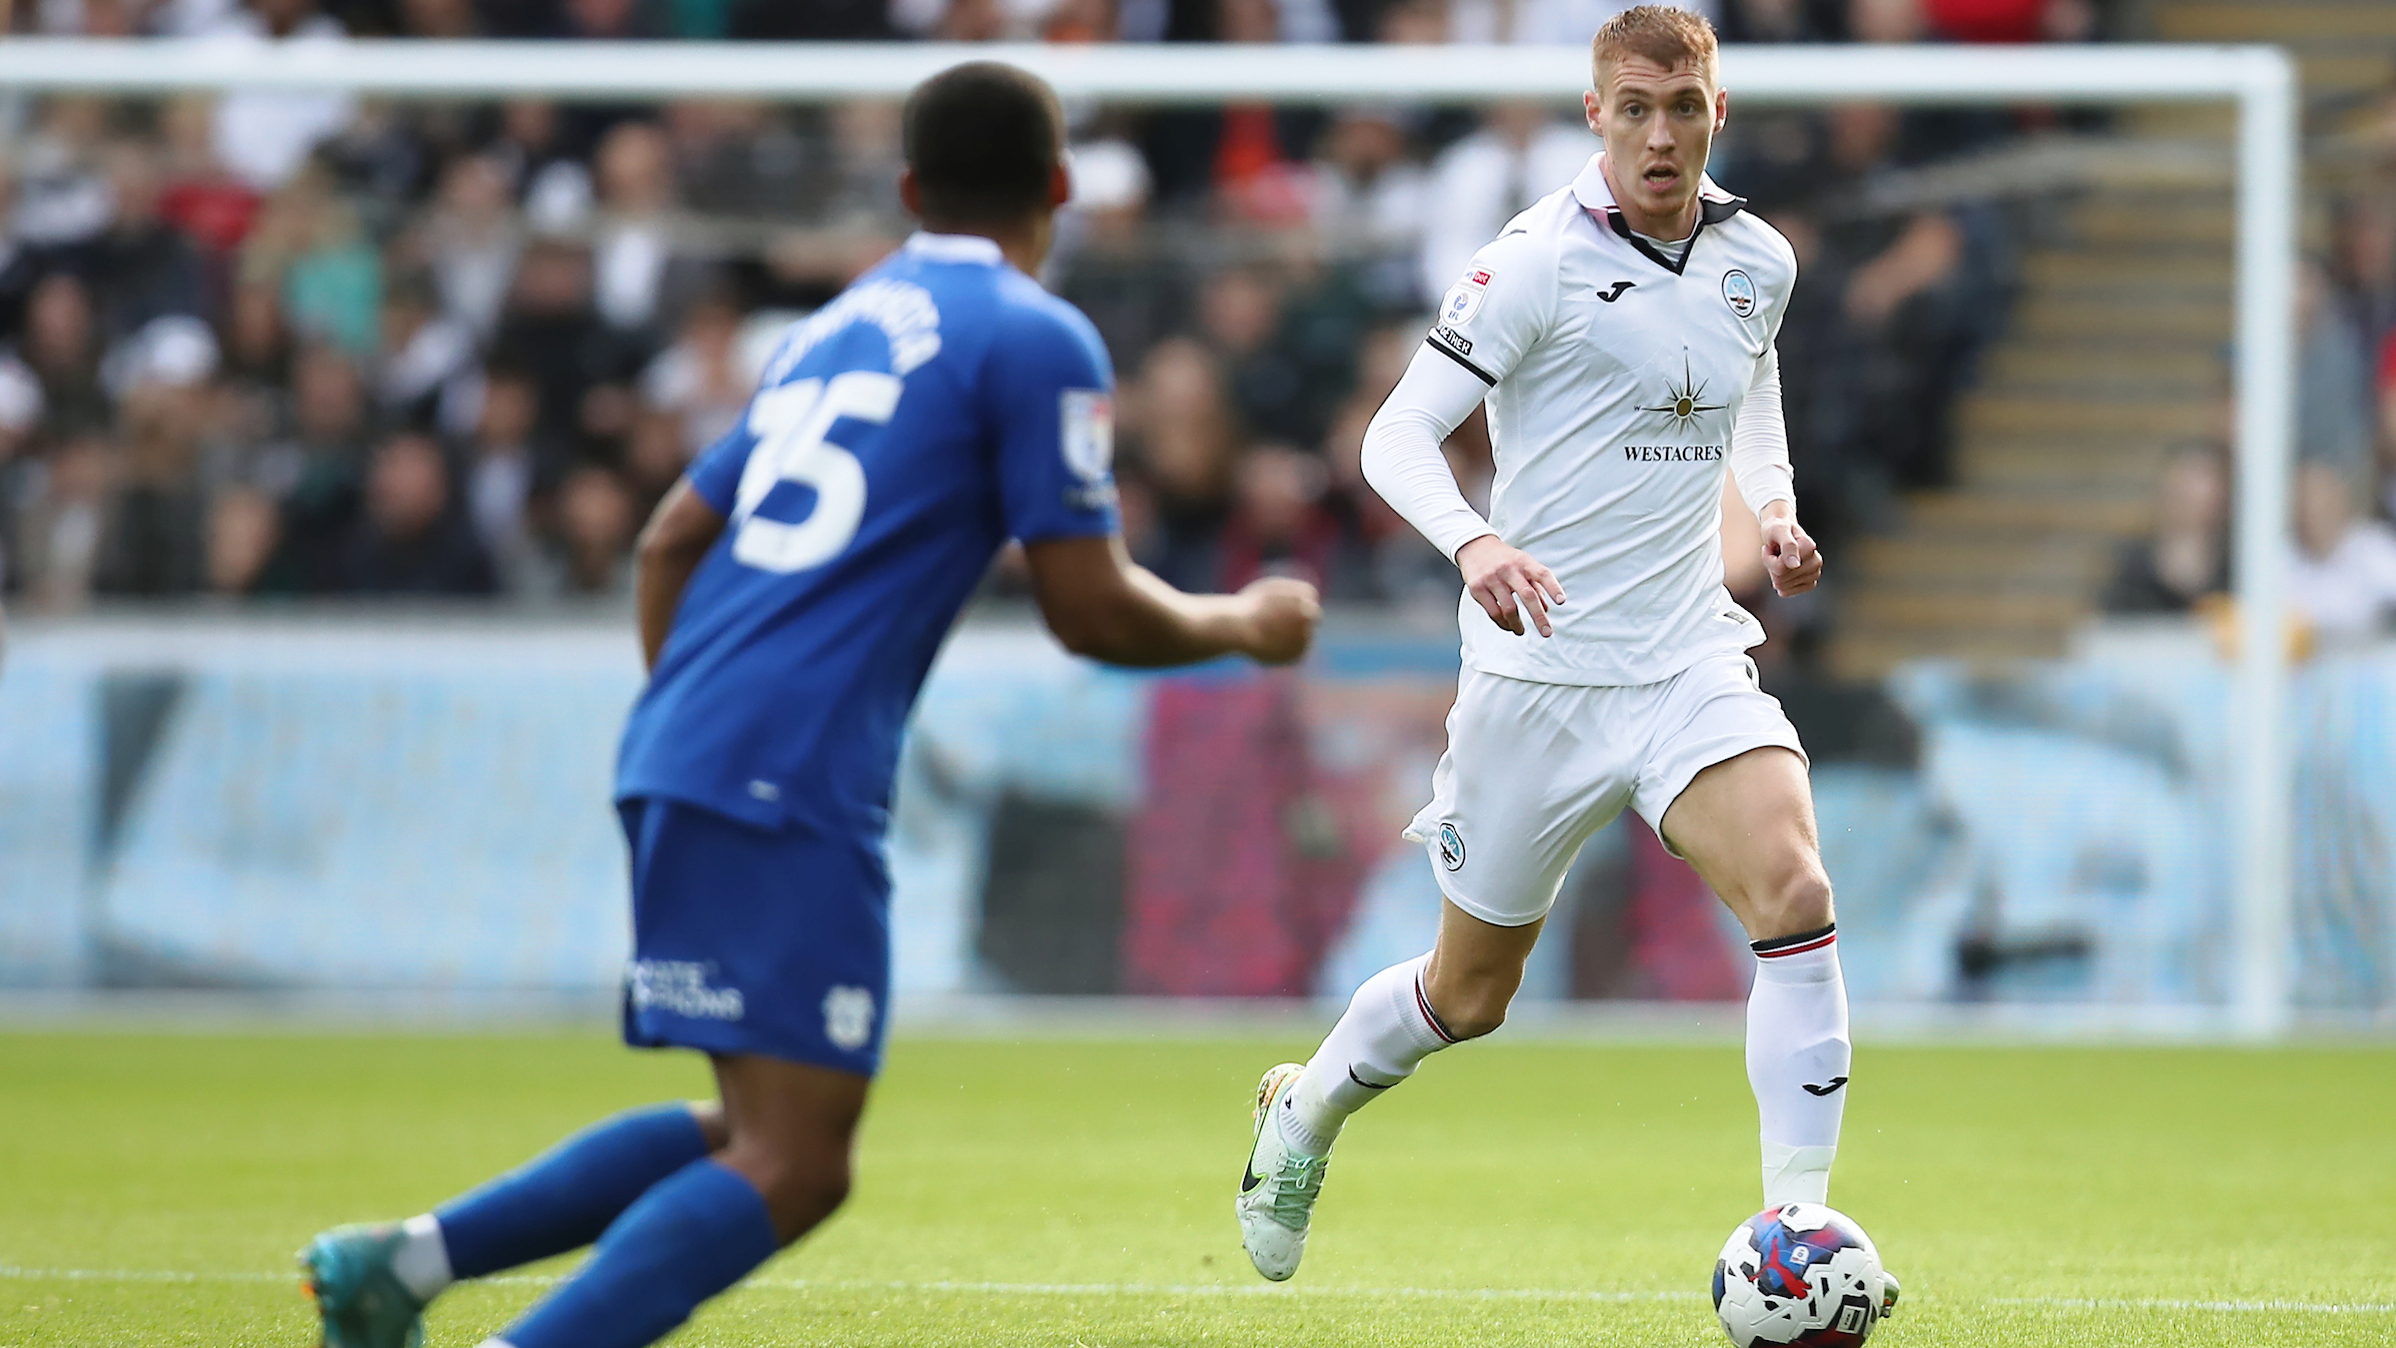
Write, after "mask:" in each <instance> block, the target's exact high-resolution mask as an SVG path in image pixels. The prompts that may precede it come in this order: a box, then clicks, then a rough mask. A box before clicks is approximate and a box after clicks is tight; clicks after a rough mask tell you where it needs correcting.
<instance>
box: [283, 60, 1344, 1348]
mask: <svg viewBox="0 0 2396 1348" xmlns="http://www.w3.org/2000/svg"><path fill="white" fill-rule="evenodd" d="M904 121H905V132H904V134H905V143H906V165H907V166H906V168H905V170H904V172H903V173H902V175H901V177H900V180H899V191H900V196H901V199H902V200H903V201H904V202H905V204H906V206H907V209H908V210H909V212H910V213H912V214H913V215H915V216H916V217H917V218H918V219H919V220H921V222H922V225H923V232H921V233H918V234H916V235H915V236H914V237H913V238H911V239H909V240H908V241H907V243H906V246H905V247H904V248H902V249H901V250H900V251H899V252H898V253H897V254H895V255H894V256H893V257H891V258H890V259H889V260H888V261H886V262H884V263H882V264H881V265H879V266H877V267H875V268H874V269H873V270H871V271H869V272H867V273H866V274H865V275H864V276H862V277H860V278H858V280H857V281H856V283H855V284H853V285H852V286H850V287H849V289H848V290H847V291H845V292H843V293H842V294H841V295H840V297H839V298H837V299H835V300H834V301H833V302H832V303H831V304H829V305H827V306H826V307H824V308H823V309H821V310H819V311H817V312H816V313H815V314H814V315H812V316H811V317H809V318H807V319H806V320H804V321H802V322H800V323H797V324H795V325H794V326H793V327H792V328H791V329H790V331H789V333H788V335H787V336H786V337H785V338H784V339H783V341H782V345H781V347H780V349H779V350H778V351H777V352H776V353H775V355H774V356H773V358H772V359H771V360H770V361H769V363H768V364H767V367H766V369H765V372H764V375H763V377H762V378H761V379H760V380H759V385H758V391H757V393H756V395H755V397H754V399H753V400H752V401H751V403H750V405H749V409H748V414H747V416H746V418H745V419H744V421H743V423H742V425H741V426H740V427H739V428H737V429H736V430H734V431H733V432H732V433H731V434H729V435H727V436H726V437H725V438H724V439H723V440H722V441H721V442H719V443H718V444H716V445H715V446H713V447H712V448H710V449H709V450H707V451H706V452H705V453H703V454H702V455H700V456H699V458H698V459H697V460H696V461H695V462H694V463H693V464H692V465H691V468H690V471H689V473H688V474H687V475H686V477H685V478H684V479H683V481H681V482H679V483H677V484H676V485H675V487H674V489H673V490H672V492H670V493H669V494H668V495H667V497H666V499H665V500H664V501H663V502H662V503H660V505H659V506H658V509H657V512H656V514H655V515H654V516H653V517H652V518H651V519H650V521H649V524H648V527H647V528H646V530H645V531H644V532H643V534H642V537H641V543H640V552H639V584H638V603H639V610H640V629H641V641H642V645H643V649H644V651H645V653H646V655H647V658H648V662H649V666H650V678H649V684H648V687H647V689H646V691H645V692H643V694H642V695H641V698H640V701H639V703H638V704H637V705H636V706H635V707H634V708H633V712H632V716H631V721H630V723H629V725H627V727H626V728H625V732H624V742H623V750H622V755H621V759H620V762H619V766H618V773H617V782H616V800H617V807H618V810H619V811H620V813H621V815H622V818H623V825H624V834H625V837H626V839H627V841H628V842H629V844H630V847H631V853H632V907H633V937H634V942H633V943H634V952H633V962H632V967H631V971H630V974H629V976H628V977H627V979H626V985H625V996H624V1037H625V1039H626V1040H627V1041H628V1042H630V1043H632V1044H635V1045H643V1046H657V1045H669V1044H670V1045H676V1046H679V1047H683V1048H692V1049H697V1050H699V1051H701V1052H704V1053H706V1054H707V1055H708V1057H709V1059H710V1060H711V1061H712V1062H713V1064H714V1067H715V1075H716V1083H717V1086H718V1089H719V1093H720V1098H719V1099H718V1100H716V1101H713V1102H708V1103H702V1104H667V1105H660V1106H657V1107H654V1108H651V1109H644V1110H636V1111H633V1112H631V1113H628V1114H623V1115H619V1116H618V1117H616V1118H613V1119H610V1120H607V1121H605V1122H602V1123H600V1124H598V1125H596V1126H594V1127H592V1128H590V1129H589V1130H587V1131H585V1132H583V1133H580V1134H577V1135H576V1136H574V1137H572V1138H569V1139H567V1140H566V1141H565V1142H563V1143H561V1144H559V1145H558V1146H557V1147H556V1148H555V1149H553V1150H551V1151H550V1152H548V1153H546V1154H545V1155H542V1156H540V1157H537V1158H535V1159H534V1160H532V1161H531V1162H529V1163H527V1164H526V1165H525V1166H523V1167H522V1168H520V1169H518V1170H515V1171H512V1172H510V1173H509V1174H506V1175H503V1176H501V1177H500V1178H498V1179H495V1180H493V1181H491V1182H490V1183H488V1184H486V1185H484V1186H483V1187H482V1188H480V1189H477V1190H474V1191H473V1192H471V1193H468V1194H466V1195H464V1196H462V1197H460V1198H458V1199H455V1200H453V1201H452V1202H450V1203H447V1204H445V1205H443V1206H441V1207H439V1208H436V1209H434V1210H433V1211H432V1212H430V1213H427V1214H425V1215H423V1216H419V1217H415V1218H412V1219H410V1220H408V1221H405V1222H399V1223H391V1224H385V1225H378V1226H353V1227H343V1228H340V1229H338V1230H335V1231H331V1232H328V1233H326V1234H324V1235H322V1236H319V1237H317V1238H316V1240H315V1241H314V1242H313V1243H311V1244H310V1245H309V1246H308V1248H307V1249H306V1250H305V1251H303V1252H302V1254H301V1259H302V1262H303V1264H304V1265H305V1267H306V1274H305V1276H306V1280H307V1284H308V1287H309V1289H310V1291H311V1292H312V1293H313V1294H314V1296H315V1298H316V1302H317V1307H318V1310H319V1313H320V1314H321V1316H322V1318H323V1322H324V1337H325V1342H326V1343H327V1344H328V1345H330V1346H331V1348H409V1345H413V1344H416V1343H418V1342H419V1341H420V1340H421V1337H422V1333H423V1329H422V1310H423V1307H424V1305H425V1303H427V1302H428V1301H430V1300H431V1299H432V1298H433V1297H434V1296H435V1295H437V1294H438V1293H439V1292H440V1291H441V1290H442V1289H443V1288H444V1287H446V1286H448V1285H449V1284H450V1283H451V1282H452V1281H454V1280H457V1279H461V1278H475V1277H481V1276H484V1275H487V1274H492V1273H497V1272H499V1271H500V1270H502V1269H508V1268H513V1267H516V1266H518V1265H521V1264H525V1263H529V1262H531V1261H533V1260H536V1259H543V1258H547V1257H549V1256H552V1255H558V1254H564V1253H566V1252H568V1251H571V1250H575V1249H579V1248H581V1247H582V1246H585V1245H590V1244H593V1243H594V1242H596V1245H597V1248H596V1250H595V1251H594V1252H593V1253H592V1255H591V1257H590V1258H589V1260H588V1261H587V1262H585V1263H584V1264H583V1265H582V1268H581V1270H580V1271H579V1272H578V1273H577V1274H576V1275H575V1276H574V1277H573V1278H572V1279H571V1280H570V1281H568V1282H566V1283H564V1284H563V1285H561V1286H559V1287H558V1288H556V1289H555V1290H554V1291H552V1292H551V1293H550V1294H549V1295H548V1296H547V1297H546V1298H545V1299H543V1300H542V1301H541V1302H540V1303H538V1304H537V1305H535V1306H534V1307H533V1308H532V1309H531V1310H530V1311H528V1312H527V1313H525V1315H524V1316H523V1317H522V1318H520V1319H519V1320H517V1321H516V1322H515V1323H514V1324H513V1325H511V1326H509V1327H508V1328H507V1329H505V1330H504V1331H502V1332H501V1333H500V1334H499V1335H498V1336H497V1337H495V1338H493V1339H490V1340H488V1341H487V1343H486V1345H485V1348H636V1345H640V1344H646V1343H650V1342H652V1341H654V1340H656V1339H657V1338H659V1337H661V1336H663V1335H665V1334H666V1333H668V1332H669V1331H671V1330H672V1329H674V1327H675V1326H677V1325H679V1324H681V1323H682V1322H683V1321H684V1320H686V1319H687V1318H689V1316H690V1314H691V1312H692V1311H693V1310H694V1309H696V1308H697V1307H698V1306H699V1304H700V1303H701V1302H703V1301H705V1300H707V1299H708V1298H709V1297H712V1296H714V1295H716V1294H717V1293H719V1292H722V1291H724V1290H725V1289H727V1288H729V1287H731V1286H732V1285H733V1284H734V1283H737V1282H738V1281H740V1279H741V1278H743V1277H745V1276H746V1275H747V1274H748V1273H749V1272H750V1270H752V1269H754V1268H756V1267H757V1266H758V1265H759V1264H761V1263H763V1262H765V1261H766V1260H767V1259H768V1258H770V1257H771V1256H772V1255H773V1254H774V1252H775V1251H777V1250H779V1249H781V1248H782V1247H783V1246H785V1245H788V1244H790V1243H791V1242H793V1241H795V1240H797V1239H798V1238H799V1237H800V1236H802V1235H804V1234H805V1233H806V1232H807V1231H808V1230H810V1229H812V1228H813V1227H814V1226H816V1225H817V1224H818V1223H820V1222H822V1221H823V1220H824V1219H825V1218H826V1217H827V1216H829V1215H830V1214H831V1213H832V1211H833V1209H835V1208H837V1207H838V1206H840V1203H841V1201H842V1199H843V1198H844V1197H845V1196H846V1195H847V1193H848V1188H849V1156H850V1144H851V1139H852V1137H853V1135H854V1133H855V1130H856V1126H857V1120H858V1116H859V1114H860V1113H861V1112H862V1110H863V1109H864V1106H865V1097H866V1092H867V1088H868V1086H869V1084H870V1082H871V1081H872V1078H873V1075H874V1073H875V1071H876V1069H877V1068H878V1067H879V1066H880V1063H881V1053H882V1042H883V1036H884V1033H885V1031H886V1028H887V1016H886V1013H887V1009H888V1000H889V999H888V988H889V979H890V957H889V948H890V940H889V905H888V898H889V890H890V881H889V877H888V875H887V873H886V871H885V869H884V865H883V855H882V841H883V834H884V830H885V827H886V824H887V819H888V807H889V799H890V789H891V780H892V776H893V774H894V772H895V770H896V765H897V760H898V751H899V737H900V732H901V730H902V729H903V727H904V725H905V723H906V719H907V714H908V710H909V708H910V707H912V706H913V704H914V701H915V696H916V692H917V690H918V689H919V687H920V686H921V684H922V682H923V678H924V674H925V671H926V670H927V669H928V668H929V667H930V665H931V662H932V657H933V655H934V653H935V652H937V651H938V649H939V647H940V643H941V640H942V638H943V637H944V636H945V635H946V633H947V631H948V629H949V626H950V624H951V623H952V622H953V621H954V619H955V617H956V614H957V611H958V609H959V608H960V607H961V606H962V605H963V604H964V602H965V600H966V598H967V596H968V595H969V594H970V593H971V592H972V590H973V588H974V586H975V585H976V583H977V582H979V580H980V579H981V577H982V575H983V574H984V572H985V571H986V570H987V569H988V567H989V564H990V561H991V558H992V557H993V555H994V554H995V553H996V552H997V551H998V549H999V547H1000V546H1001V545H1002V544H1003V543H1005V542H1006V540H1007V539H1008V538H1010V537H1012V538H1015V539H1017V540H1019V541H1021V542H1022V544H1023V546H1024V553H1025V556H1026V558H1027V559H1028V561H1029V564H1030V569H1031V575H1032V581H1033V587H1034V591H1035V593H1036V595H1037V598H1038V601H1039V604H1040V610H1041V613H1042V616H1043V617H1044V618H1045V619H1046V620H1047V623H1048V625H1049V627H1050V629H1051V630H1052V631H1053V632H1055V634H1056V635H1057V637H1058V638H1059V640H1061V641H1062V642H1063V643H1064V644H1065V645H1066V646H1067V647H1068V648H1070V649H1072V650H1073V651H1075V652H1077V653H1080V654H1083V655H1087V656H1091V657H1094V658H1096V659H1100V660H1106V661H1110V662H1113V663H1117V664H1126V665H1148V666H1158V665H1174V664H1182V663H1187V662H1191V661H1198V660H1206V659H1211V658H1213V657H1216V656H1220V655H1225V654H1244V655H1247V656H1249V657H1252V658H1254V659H1256V660H1259V661H1262V662H1265V663H1269V664H1282V663H1287V662H1289V661H1293V660H1296V659H1298V658H1299V657H1300V656H1301V655H1303V654H1304V653H1305V650H1306V647H1307V643H1308V642H1309V640H1310V639H1311V637H1312V634H1313V630H1314V624H1315V621H1316V618H1317V616H1318V608H1317V603H1316V596H1315V593H1314V590H1313V588H1312V587H1310V586H1307V585H1305V584H1303V583H1301V582H1297V581H1292V580H1281V579H1269V580H1263V581H1259V582H1257V583H1256V584H1254V585H1251V586H1249V587H1248V588H1247V589H1245V590H1243V591H1241V592H1240V593H1239V594H1237V595H1216V596H1204V597H1196V596H1190V595H1184V594H1182V593H1180V592H1179V591H1176V590H1174V589H1172V588H1171V587H1169V586H1167V585H1165V584H1164V583H1163V582H1162V581H1159V580H1158V579H1156V578H1155V577H1154V576H1152V575H1150V574H1149V573H1147V572H1146V571H1143V570H1141V569H1140V568H1139V567H1138V566H1136V565H1134V564H1133V563H1132V562H1131V560H1130V558H1129V556H1128V554H1127V553H1126V552H1125V551H1124V547H1123V543H1122V539H1121V536H1120V533H1119V530H1118V528H1117V520H1116V512H1115V498H1114V484H1113V478H1112V476H1111V473H1110V469H1109V458H1110V453H1111V436H1112V422H1111V403H1110V397H1111V390H1112V386H1113V377H1112V372H1111V370H1110V367H1109V364H1108V361H1107V356H1106V351H1105V348H1104V347H1103V345H1102V344H1101V343H1100V341H1099V337H1098V334H1097V332H1096V330H1095V329H1093V328H1092V327H1091V326H1090V323H1089V321H1088V320H1087V319H1085V318H1084V317H1083V316H1082V315H1081V313H1080V312H1079V311H1077V310H1076V309H1074V308H1073V306H1071V305H1069V304H1067V303H1065V302H1064V301H1063V300H1060V299H1057V298H1055V297H1054V296H1051V295H1049V294H1047V293H1046V292H1045V291H1043V290H1041V289H1040V287H1039V286H1038V284H1036V283H1035V282H1034V281H1033V280H1032V279H1031V277H1030V275H1028V273H1031V272H1033V271H1035V270H1037V268H1038V267H1039V265H1040V261H1041V259H1042V258H1043V257H1044V256H1045V255H1046V253H1047V251H1048V244H1049V240H1050V237H1051V232H1052V220H1053V216H1054V213H1055V210H1056V208H1057V206H1058V205H1060V204H1061V203H1062V202H1063V201H1064V200H1065V197H1066V195H1067V187H1068V184H1067V179H1066V172H1065V169H1064V167H1063V163H1062V135H1061V129H1062V119H1061V117H1060V115H1059V112H1058V108H1057V103H1056V98H1055V95H1054V94H1053V93H1052V92H1051V91H1050V90H1049V89H1048V87H1047V86H1046V85H1045V84H1043V83H1041V82H1040V81H1038V80H1037V79H1035V78H1033V77H1032V76H1029V75H1027V74H1024V73H1023V72H1021V71H1019V70H1016V69H1014V68H1012V67H1009V66H1004V65H999V64H994V63H988V62H976V63H972V64H968V65H961V66H957V67H955V68H953V69H950V70H948V71H945V72H943V73H941V74H939V75H936V76H934V77H933V78H931V79H930V80H927V81H926V82H925V83H924V84H922V85H921V86H919V87H918V88H917V89H916V90H915V91H914V93H913V94H912V95H911V96H910V97H909V98H908V100H907V106H906V111H905V115H904Z"/></svg>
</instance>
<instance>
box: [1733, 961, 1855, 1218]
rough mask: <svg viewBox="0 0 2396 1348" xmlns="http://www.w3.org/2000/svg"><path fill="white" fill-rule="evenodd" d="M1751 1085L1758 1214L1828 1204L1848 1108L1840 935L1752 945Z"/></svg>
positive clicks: (1849, 1057) (1848, 1055)
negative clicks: (1759, 1156)
mask: <svg viewBox="0 0 2396 1348" xmlns="http://www.w3.org/2000/svg"><path fill="white" fill-rule="evenodd" d="M1751 949H1753V950H1754V951H1755V987H1754V989H1753V990H1752V991H1751V992H1749V993H1748V996H1747V1082H1748V1084H1749V1085H1750V1086H1752V1087H1754V1088H1755V1109H1756V1117H1757V1119H1758V1121H1759V1123H1760V1124H1761V1125H1762V1127H1761V1130H1760V1131H1761V1133H1762V1141H1763V1174H1764V1206H1765V1207H1778V1206H1779V1205H1781V1204H1783V1203H1824V1202H1828V1201H1829V1198H1830V1163H1831V1160H1832V1158H1834V1157H1835V1156H1836V1155H1837V1154H1838V1146H1839V1119H1840V1116H1841V1115H1842V1114H1844V1113H1845V1112H1846V1108H1847V1073H1848V1066H1849V1064H1850V1063H1851V1061H1852V1060H1853V1056H1854V1055H1853V1049H1852V1047H1851V1045H1850V1044H1849V1042H1848V1039H1847V983H1846V980H1845V979H1844V978H1843V977H1842V976H1841V975H1840V973H1839V936H1838V927H1837V925H1836V924H1833V925H1831V926H1828V927H1824V928H1822V929H1821V930H1819V931H1809V932H1804V933H1801V934H1799V935H1796V936H1783V937H1780V938H1777V939H1775V940H1770V941H1757V942H1755V943H1754V945H1753V946H1752V947H1751Z"/></svg>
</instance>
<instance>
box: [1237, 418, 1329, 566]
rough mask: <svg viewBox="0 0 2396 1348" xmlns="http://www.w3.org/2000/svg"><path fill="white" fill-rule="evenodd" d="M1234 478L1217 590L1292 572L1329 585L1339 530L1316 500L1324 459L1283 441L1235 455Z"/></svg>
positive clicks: (1320, 493)
mask: <svg viewBox="0 0 2396 1348" xmlns="http://www.w3.org/2000/svg"><path fill="white" fill-rule="evenodd" d="M1232 479H1233V481H1232V511H1231V515H1230V518H1228V519H1227V520H1225V521H1224V526H1223V534H1222V542H1221V548H1222V563H1221V572H1220V574H1219V575H1218V576H1217V578H1216V582H1215V588H1218V589H1222V590H1225V591H1230V590H1237V589H1238V588H1240V587H1241V586H1243V585H1245V584H1247V583H1248V582H1249V581H1252V580H1255V579H1256V578H1257V577H1259V576H1296V577H1297V578H1299V579H1301V580H1305V581H1308V582H1311V583H1312V584H1314V585H1316V586H1318V587H1321V588H1324V589H1329V588H1330V587H1331V578H1332V575H1333V572H1334V570H1335V568H1336V566H1337V563H1338V561H1339V557H1338V554H1339V550H1340V531H1339V525H1338V523H1337V521H1335V520H1334V519H1333V518H1332V517H1331V515H1330V513H1329V512H1327V511H1325V510H1324V509H1323V506H1322V500H1323V488H1324V485H1325V483H1324V473H1323V461H1322V459H1320V458H1319V457H1317V456H1315V455H1312V454H1307V453H1302V452H1300V451H1299V450H1295V449H1292V448H1290V447H1289V446H1287V445H1273V444H1265V445H1257V446H1254V447H1252V448H1250V449H1249V450H1248V452H1247V453H1245V454H1242V455H1241V456H1240V457H1239V461H1238V466H1237V467H1236V468H1235V469H1234V471H1233V474H1232Z"/></svg>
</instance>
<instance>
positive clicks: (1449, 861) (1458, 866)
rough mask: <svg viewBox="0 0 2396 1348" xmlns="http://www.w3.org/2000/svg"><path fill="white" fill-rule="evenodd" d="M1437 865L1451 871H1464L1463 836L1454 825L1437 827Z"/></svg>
mask: <svg viewBox="0 0 2396 1348" xmlns="http://www.w3.org/2000/svg"><path fill="white" fill-rule="evenodd" d="M1439 864H1440V865H1442V866H1445V867H1447V868H1448V869H1449V870H1451V871H1460V870H1463V869H1464V835H1463V834H1461V833H1458V832H1457V831H1456V826H1455V825H1454V824H1441V825H1440V826H1439Z"/></svg>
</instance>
